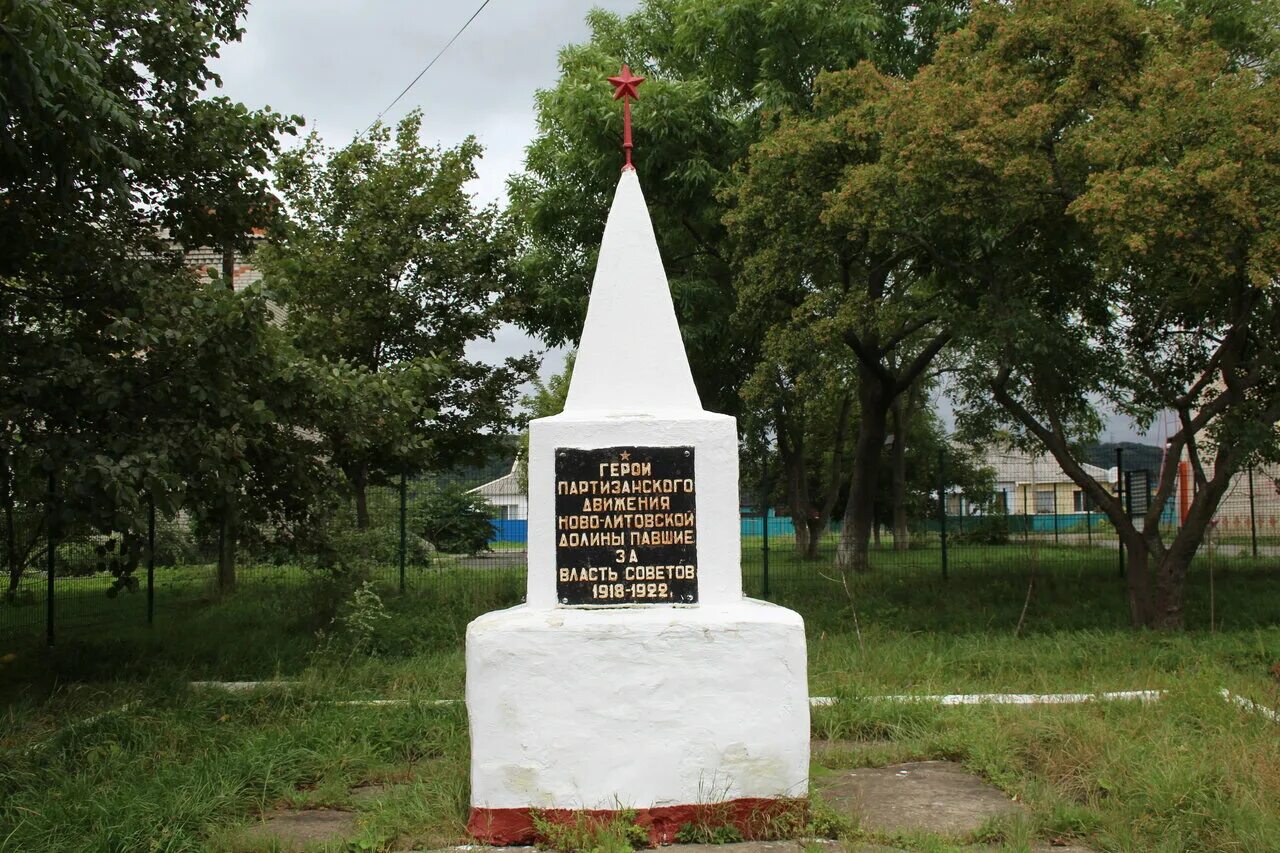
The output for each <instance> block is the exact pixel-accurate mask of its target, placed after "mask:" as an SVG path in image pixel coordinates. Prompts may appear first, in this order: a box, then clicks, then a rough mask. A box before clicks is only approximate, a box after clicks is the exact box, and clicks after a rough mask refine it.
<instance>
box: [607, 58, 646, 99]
mask: <svg viewBox="0 0 1280 853" xmlns="http://www.w3.org/2000/svg"><path fill="white" fill-rule="evenodd" d="M609 82H610V83H612V84H613V88H614V92H613V99H614V100H615V101H616V100H617V99H618V98H622V97H628V98H635V99H636V100H640V95H639V94H637V93H636V87H638V86H639V85H640V84H641V83H643V82H644V78H643V77H637V76H636V75H634V74H632V73H631V66H629V65H623V66H622V70H621V71H619V72H618V76H617V77H610V78H609Z"/></svg>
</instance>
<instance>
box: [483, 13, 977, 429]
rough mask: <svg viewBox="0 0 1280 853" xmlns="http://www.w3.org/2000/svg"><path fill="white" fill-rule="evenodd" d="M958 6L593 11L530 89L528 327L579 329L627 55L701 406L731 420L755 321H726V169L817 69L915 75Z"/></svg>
mask: <svg viewBox="0 0 1280 853" xmlns="http://www.w3.org/2000/svg"><path fill="white" fill-rule="evenodd" d="M962 6H963V4H959V3H954V2H925V3H911V4H908V3H903V2H899V0H892V2H890V0H884V2H874V0H854V2H842V3H837V4H830V3H815V2H812V0H782V2H778V0H734V2H731V3H725V2H722V0H646V2H644V3H643V4H642V5H641V6H640V8H639V10H637V11H636V12H635V13H634V14H632V15H629V16H627V17H625V18H623V17H619V16H617V15H614V14H611V13H608V12H605V11H601V10H594V11H592V12H591V13H590V14H589V15H588V19H587V20H588V24H589V25H590V27H591V36H590V38H589V40H588V41H587V42H585V43H583V44H579V45H573V46H570V47H567V48H565V49H564V50H563V51H562V52H561V55H560V68H561V77H560V80H559V81H558V83H557V84H556V86H555V87H554V88H552V89H550V90H546V91H542V92H540V93H539V94H538V124H539V133H538V136H537V138H535V139H534V141H533V142H532V143H531V144H530V146H529V148H528V152H527V160H526V172H525V173H524V174H523V175H520V176H517V177H516V178H514V179H513V180H512V181H511V183H510V198H511V204H510V208H509V211H508V212H509V215H510V216H511V218H512V221H513V223H514V224H515V226H516V228H517V230H518V233H519V235H520V238H521V255H520V264H519V268H518V271H519V273H520V278H519V282H520V285H521V286H520V293H521V294H522V295H523V297H524V299H525V303H526V313H525V322H526V323H527V324H529V325H530V326H531V327H532V328H536V329H537V330H538V331H539V332H540V333H541V334H542V335H543V336H544V338H545V339H546V340H547V342H548V343H552V344H562V343H568V342H572V341H573V340H574V339H575V338H576V336H577V334H578V333H579V330H580V329H581V328H582V320H583V317H584V315H585V311H586V302H587V296H588V293H589V290H590V283H591V275H592V271H593V269H594V267H595V253H596V251H597V247H598V246H599V242H600V234H601V231H602V228H603V224H604V221H605V217H606V214H607V211H608V206H609V200H610V198H611V196H612V193H613V190H614V187H615V185H616V183H617V174H618V169H619V167H620V166H621V162H622V161H621V155H620V150H619V140H620V138H621V122H622V116H621V111H620V110H618V109H617V105H616V103H615V102H613V101H612V99H611V98H610V97H609V88H608V84H607V83H606V82H605V80H604V78H605V77H606V76H607V75H608V74H612V73H615V72H616V71H617V69H618V67H619V66H620V65H621V63H622V62H623V61H624V60H625V61H626V62H628V63H629V64H630V65H631V67H632V68H633V69H635V70H636V71H637V73H639V74H642V75H644V76H645V77H646V78H647V79H648V82H647V83H646V84H645V85H644V87H643V89H642V90H641V98H640V101H639V102H638V103H637V104H636V105H635V106H634V107H633V117H634V124H635V131H634V136H635V146H636V147H635V162H636V165H637V168H639V170H640V172H641V174H642V175H643V176H644V180H645V186H646V191H647V193H648V200H649V208H650V214H651V216H652V218H653V223H654V230H655V233H656V234H657V238H658V244H659V245H660V246H661V247H662V250H663V257H664V261H665V264H666V268H667V273H668V277H669V279H670V283H671V289H672V293H673V295H674V298H675V304H676V312H677V314H678V316H679V318H680V322H681V330H682V332H683V335H684V341H685V346H686V349H687V350H688V352H689V356H690V362H691V367H692V369H693V374H694V380H695V382H696V383H697V385H698V389H699V392H700V394H701V396H702V400H703V402H704V403H705V404H706V405H708V406H709V407H711V408H712V409H715V410H718V411H725V412H729V413H735V414H736V413H738V412H739V409H740V406H739V400H738V391H739V387H740V386H741V384H742V382H743V381H744V380H745V378H746V377H747V376H748V375H750V373H751V372H752V371H753V370H754V368H755V364H756V361H757V359H758V352H757V344H758V342H759V341H760V339H761V335H760V334H759V330H758V329H753V328H744V327H743V326H742V325H740V324H738V323H736V322H735V320H734V315H735V311H736V309H737V305H738V298H737V293H736V287H737V285H736V282H735V278H734V271H733V267H732V257H733V253H732V245H731V243H732V241H731V237H730V235H729V234H728V233H727V232H726V229H725V226H724V224H723V222H722V219H723V215H724V212H725V210H726V208H727V204H728V201H727V200H726V199H725V198H724V197H723V194H724V192H725V191H726V189H727V188H728V187H730V186H731V185H732V183H733V181H734V173H733V167H734V164H736V163H737V162H738V161H739V160H741V159H742V158H743V157H744V156H745V155H746V153H747V151H748V149H749V147H750V145H751V144H752V143H753V142H755V141H756V140H757V139H759V138H760V136H761V134H762V133H764V132H765V131H766V129H767V128H768V127H769V126H771V124H772V123H773V119H772V118H771V116H772V115H773V114H774V113H776V111H778V110H780V109H805V108H807V106H808V105H809V104H810V103H811V102H812V99H813V94H814V81H815V79H816V77H817V76H818V74H819V73H820V72H821V71H823V70H824V69H840V68H848V67H850V66H851V65H853V64H855V63H857V62H858V61H860V60H862V59H865V58H867V57H871V56H875V57H876V58H878V59H879V60H880V61H882V62H884V63H885V64H886V66H888V67H889V68H891V69H892V70H895V71H898V72H901V73H909V72H910V71H911V70H913V69H914V68H915V67H916V65H918V63H919V62H921V61H922V59H923V58H924V57H926V56H927V55H928V54H929V53H930V52H931V50H932V44H933V42H934V41H935V39H936V35H937V34H938V33H939V32H942V31H945V30H946V29H948V28H950V27H951V26H953V25H954V23H955V22H956V20H957V19H958V17H959V11H958V10H959V9H961V8H962Z"/></svg>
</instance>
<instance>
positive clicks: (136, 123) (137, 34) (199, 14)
mask: <svg viewBox="0 0 1280 853" xmlns="http://www.w3.org/2000/svg"><path fill="white" fill-rule="evenodd" d="M244 6H245V3H244V2H243V0H225V1H224V2H219V0H204V1H203V2H196V3H191V2H185V0H162V2H160V3H158V4H157V3H146V4H144V3H138V2H129V0H126V2H119V3H112V4H109V5H106V6H104V5H103V4H100V3H95V2H90V0H61V1H60V2H35V0H6V2H5V3H4V4H3V5H2V6H0V10H2V12H3V14H0V20H2V21H3V33H0V69H2V70H3V72H4V73H3V74H2V75H0V122H2V123H3V126H4V133H3V135H0V198H3V203H0V311H3V313H4V316H5V318H6V323H5V324H4V326H3V330H2V331H0V352H2V354H3V359H4V367H5V373H6V376H7V377H8V378H9V380H10V381H8V382H6V383H4V386H3V389H2V390H0V441H3V442H4V446H3V453H2V454H0V457H2V458H3V460H4V468H5V470H4V478H3V479H4V481H5V484H6V488H5V502H6V511H7V512H8V511H11V510H13V509H14V507H15V502H17V501H18V500H26V501H28V502H29V501H30V500H31V497H30V495H31V494H32V491H31V489H30V488H28V487H24V486H22V485H21V481H22V480H24V479H29V478H30V477H31V476H32V475H33V474H35V473H36V472H37V471H39V473H41V474H44V473H47V472H54V473H55V475H56V476H55V480H56V482H55V488H56V491H57V492H58V494H59V501H58V504H59V506H60V507H61V512H60V517H59V518H58V519H57V522H58V526H59V527H60V528H62V529H64V530H68V529H73V528H75V527H76V526H77V525H89V526H90V527H91V528H93V529H97V530H101V531H103V532H111V531H124V532H125V533H131V532H132V531H136V530H137V529H138V525H139V524H140V522H141V519H143V518H145V503H146V500H147V499H148V498H150V499H151V500H154V501H156V503H157V504H158V505H159V506H161V507H162V508H164V509H172V508H173V507H174V506H175V505H176V503H177V502H178V501H179V500H181V499H182V498H183V496H184V494H185V495H188V496H190V494H191V492H190V489H189V488H188V485H187V484H185V483H184V481H183V479H182V477H183V474H184V473H190V472H192V471H201V470H208V469H209V468H216V467H218V466H219V465H221V464H222V463H224V462H227V461H229V460H231V459H233V458H234V456H235V454H236V453H237V452H238V451H237V445H236V441H235V440H230V436H231V435H232V434H233V433H236V432H238V431H239V430H241V429H243V426H242V425H240V424H237V423H235V422H228V421H227V418H228V413H234V412H243V411H244V408H243V404H247V405H249V406H253V405H254V404H255V403H257V402H262V405H263V406H266V402H265V401H264V400H263V398H262V397H259V396H256V395H253V394H252V388H247V387H245V386H244V385H242V384H237V383H236V382H232V381H229V379H228V377H229V376H230V375H234V374H232V373H231V372H230V371H225V370H222V369H221V368H220V367H219V366H218V365H215V364H212V363H210V362H207V361H206V362H203V363H201V364H199V365H193V364H192V363H191V358H192V357H195V356H196V355H199V354H207V353H208V352H209V351H210V350H217V349H218V348H219V347H222V346H224V345H227V344H230V343H234V346H235V347H238V348H240V349H242V350H249V351H256V350H257V348H258V347H259V346H260V345H261V346H269V342H268V341H265V340H263V339H261V338H259V337H255V336H257V335H259V334H260V333H262V331H263V326H262V324H260V323H257V322H255V321H252V320H250V319H249V317H250V315H252V314H253V313H254V312H255V311H256V308H255V307H254V306H255V305H256V303H253V302H252V298H250V299H249V301H248V302H246V303H245V304H242V305H238V304H235V303H233V302H224V301H221V300H218V299H212V298H210V297H209V294H208V292H207V289H205V288H202V287H201V286H199V285H198V283H197V282H196V281H195V279H194V277H193V276H191V275H190V274H188V273H186V272H184V271H182V270H181V269H180V268H179V265H178V259H177V258H176V257H174V256H173V255H172V254H171V253H170V252H169V247H168V246H167V245H166V244H164V243H162V242H160V241H158V240H157V239H156V236H157V234H158V233H159V231H160V229H161V228H162V227H168V228H169V229H170V230H171V232H172V233H173V234H174V235H177V236H179V237H181V239H184V240H189V241H193V242H200V241H203V240H206V239H214V238H216V237H218V235H227V234H236V235H241V236H243V234H244V233H245V230H246V229H247V225H248V223H250V222H253V221H260V220H261V218H262V217H264V216H265V215H267V214H268V213H269V211H270V210H271V208H272V205H271V199H270V197H269V196H268V195H267V194H266V192H265V185H264V184H263V182H262V181H261V176H260V174H258V173H259V172H260V171H261V168H262V166H263V165H264V164H265V163H266V162H267V161H268V160H269V158H270V156H271V155H272V154H273V153H274V151H275V150H276V145H277V135H278V134H279V133H287V132H291V131H292V129H293V128H294V126H295V125H296V124H297V123H299V120H297V119H296V118H286V117H284V116H281V115H279V114H277V113H274V112H272V111H270V110H263V111H248V110H246V109H245V108H244V107H243V106H240V105H236V104H232V103H230V102H229V101H227V100H225V99H218V98H205V97H204V94H205V92H206V90H207V89H208V87H209V86H210V85H214V84H216V83H217V78H216V76H215V75H214V74H213V73H212V71H211V70H210V69H209V68H208V64H207V63H208V59H209V58H210V57H211V56H214V55H216V53H217V50H218V46H219V44H220V43H222V42H225V41H229V40H234V39H237V38H239V35H240V30H239V28H238V26H237V21H238V19H239V17H240V16H241V15H242V14H243V11H244ZM236 316H239V317H241V318H242V319H243V322H238V321H237V322H232V321H231V320H232V318H234V317H236ZM223 321H226V322H223ZM219 334H236V335H239V336H242V337H240V338H237V339H236V340H235V341H234V342H231V341H228V340H226V339H221V338H217V337H216V335H219ZM179 365H183V366H185V367H186V368H191V367H203V368H205V369H203V370H200V371H198V372H195V373H188V372H186V371H185V370H184V369H183V368H182V367H179ZM257 387H258V388H262V386H261V385H259V386H257ZM246 398H247V399H246ZM267 399H271V398H270V397H268V398H267ZM176 412H184V413H185V414H186V416H187V419H186V420H184V421H182V422H181V423H178V422H176V421H175V420H174V417H173V414H174V413H176ZM162 429H164V430H171V431H172V433H173V434H161V432H160V430H162ZM206 430H212V432H206ZM275 434H276V435H277V437H281V438H282V439H283V440H284V444H282V445H276V447H275V449H274V451H273V453H275V454H277V455H278V454H280V453H287V452H288V451H289V450H290V449H291V445H292V435H291V434H287V431H283V430H282V431H277V432H276V433H275ZM192 435H204V436H205V437H207V438H211V439H212V438H214V437H221V438H228V441H227V442H221V443H220V442H219V441H216V440H215V441H211V442H210V443H208V444H203V443H199V442H196V441H188V440H185V439H184V437H190V436H192ZM294 449H296V450H298V452H299V453H303V452H304V451H303V450H302V449H301V448H294ZM226 454H230V456H228V455H226ZM264 457H267V458H277V457H276V456H272V454H264ZM304 461H305V459H302V458H296V457H295V458H291V459H290V460H289V462H290V463H293V462H299V463H300V464H301V463H302V462H304ZM237 464H239V461H238V460H237ZM41 479H43V478H41ZM199 497H200V499H203V498H204V496H199ZM210 499H211V500H214V499H216V498H210ZM9 527H10V528H11V529H12V525H9ZM15 553H16V551H15V549H6V558H7V559H8V561H9V566H8V568H9V573H10V585H11V588H12V587H13V585H14V584H16V579H17V574H18V573H19V572H20V571H21V565H19V563H18V562H17V557H16V556H15Z"/></svg>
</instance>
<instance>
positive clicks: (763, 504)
mask: <svg viewBox="0 0 1280 853" xmlns="http://www.w3.org/2000/svg"><path fill="white" fill-rule="evenodd" d="M792 520H793V521H794V520H795V519H792ZM800 523H801V524H804V523H805V521H804V519H800ZM760 563H761V569H762V574H761V578H760V581H761V585H760V597H761V598H768V597H769V479H768V477H765V480H764V483H763V485H762V488H761V490H760Z"/></svg>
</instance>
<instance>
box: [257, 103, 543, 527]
mask: <svg viewBox="0 0 1280 853" xmlns="http://www.w3.org/2000/svg"><path fill="white" fill-rule="evenodd" d="M421 125H422V118H421V115H420V114H419V113H416V112H415V113H411V114H410V115H409V116H407V117H406V118H405V119H403V120H402V121H401V122H400V124H399V125H398V126H397V128H396V129H395V133H394V136H393V135H392V132H391V131H390V129H388V128H385V127H382V126H381V125H378V126H375V127H374V128H373V129H372V130H371V131H370V132H369V133H368V134H367V135H365V136H364V137H363V138H359V139H356V140H354V141H352V142H351V143H350V144H348V145H347V146H346V147H345V148H342V149H340V150H337V151H333V150H329V149H326V148H325V147H324V146H323V145H321V143H320V142H319V140H318V138H317V137H316V136H314V135H313V136H311V137H310V138H309V139H308V140H307V141H306V143H305V144H304V145H303V146H302V147H300V148H299V149H296V150H294V151H290V152H288V153H286V154H284V155H282V156H281V157H280V158H279V160H278V162H277V165H276V184H277V186H278V188H279V191H280V192H281V194H282V195H283V198H284V201H285V202H286V206H287V208H288V210H289V216H288V219H287V221H285V222H283V223H281V225H280V226H279V227H278V228H277V229H276V230H275V231H274V232H273V234H272V240H271V243H270V245H268V246H267V247H265V248H263V249H262V250H260V253H259V260H260V263H261V265H262V267H263V270H264V273H265V275H266V279H267V281H268V283H269V286H270V287H271V288H272V291H273V292H274V293H275V294H278V295H279V296H280V298H281V299H282V301H283V303H284V305H285V307H286V310H287V312H288V319H287V321H286V327H287V329H288V330H289V332H290V334H291V335H292V337H293V339H294V340H295V341H296V343H297V346H298V347H299V348H300V349H301V350H302V351H303V352H304V353H306V354H307V355H309V356H310V357H313V358H317V359H323V360H325V361H327V362H328V363H330V364H332V365H335V367H334V369H335V370H341V371H344V372H346V374H347V375H348V376H349V377H351V378H352V379H356V378H359V379H360V381H361V382H362V383H364V384H365V386H366V387H368V388H370V389H375V390H376V393H378V394H382V393H383V392H384V391H386V390H388V388H389V383H391V382H393V381H394V383H395V384H397V385H398V386H400V388H401V396H402V397H404V396H406V395H407V397H408V398H409V399H412V400H414V401H416V404H417V406H418V407H419V409H418V412H417V414H416V415H415V416H412V417H407V418H406V417H395V418H390V419H388V420H384V421H380V422H379V423H380V424H381V425H382V426H389V425H391V424H393V423H394V424H395V425H396V428H395V429H381V430H378V431H377V432H378V435H374V434H373V431H371V430H370V429H369V425H368V424H364V425H359V426H357V425H355V424H352V423H351V419H350V418H349V417H346V418H341V417H340V418H333V419H327V420H326V421H325V422H324V424H323V425H322V427H323V430H324V435H325V437H326V443H327V446H328V450H329V452H330V454H331V455H332V458H333V460H334V462H335V464H336V465H337V466H338V467H339V468H341V470H342V471H343V472H344V473H345V474H346V477H347V480H348V482H349V483H350V485H351V487H352V490H353V493H354V496H355V512H356V521H357V526H358V527H360V528H364V527H367V526H368V524H369V515H368V508H367V504H366V497H365V495H366V489H367V486H368V485H369V483H370V481H371V478H373V477H376V476H378V475H379V474H380V473H383V472H387V471H395V470H404V469H405V468H408V467H416V468H422V467H440V466H445V467H448V466H452V465H457V464H465V463H467V462H472V461H476V460H477V459H479V458H482V457H483V456H484V455H486V454H487V453H488V452H490V451H491V450H492V446H493V443H494V441H495V440H496V439H497V437H498V436H501V435H503V434H504V433H506V432H507V431H508V430H509V428H510V427H511V425H512V424H513V417H512V411H511V410H512V404H513V403H514V400H515V393H516V388H517V386H518V385H519V383H520V382H521V381H523V380H524V378H525V377H526V376H527V375H528V374H529V372H530V370H531V362H530V360H529V359H527V358H524V359H508V360H507V361H506V362H505V363H504V364H503V365H502V366H499V367H494V366H490V365H486V364H482V363H479V362H475V361H470V360H468V359H467V358H466V349H467V346H468V344H470V343H471V342H472V341H475V340H477V339H480V338H487V337H491V336H492V335H493V333H494V330H495V329H496V328H497V327H498V325H499V324H500V323H501V322H503V321H504V320H505V319H507V318H508V317H509V316H510V314H509V311H510V307H511V301H510V300H509V299H508V298H507V296H506V294H507V291H508V288H507V272H506V264H507V254H508V251H509V247H508V243H507V241H506V239H505V237H504V234H503V232H502V231H501V230H500V229H499V227H498V222H497V217H496V212H495V211H494V210H493V209H492V208H481V209H478V210H477V209H475V208H474V207H473V205H472V200H471V198H470V196H469V195H468V194H467V192H466V190H465V185H466V183H467V182H468V181H470V180H471V179H472V178H474V177H475V161H476V159H477V158H478V157H479V156H480V147H479V145H477V144H476V142H475V140H474V139H468V140H466V141H465V142H463V143H462V144H461V145H459V146H458V147H457V148H453V149H448V150H441V149H438V148H431V147H428V146H425V145H423V144H422V142H421V140H420V135H421ZM337 365H342V366H341V367H338V366H337ZM370 383H372V385H371V384H370ZM348 387H350V388H352V389H354V388H355V386H348ZM384 402H386V401H385V400H384ZM397 406H398V404H397V405H393V406H392V408H396V407H397ZM374 411H386V410H385V407H384V406H383V405H382V404H378V405H375V406H374ZM377 425H378V424H375V426H377ZM402 430H408V432H407V433H406V432H402ZM411 438H412V439H413V440H410V439H411Z"/></svg>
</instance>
